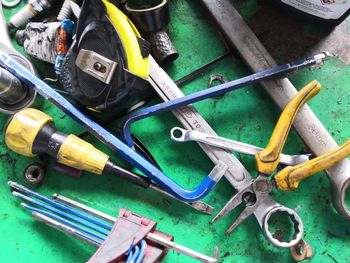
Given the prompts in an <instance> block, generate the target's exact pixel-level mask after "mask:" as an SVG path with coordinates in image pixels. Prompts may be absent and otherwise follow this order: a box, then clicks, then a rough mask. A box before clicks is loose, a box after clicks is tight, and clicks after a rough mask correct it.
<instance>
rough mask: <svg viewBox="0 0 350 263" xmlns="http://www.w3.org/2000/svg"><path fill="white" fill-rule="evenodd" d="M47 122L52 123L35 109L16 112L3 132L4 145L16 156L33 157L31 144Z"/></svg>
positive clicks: (49, 118)
mask: <svg viewBox="0 0 350 263" xmlns="http://www.w3.org/2000/svg"><path fill="white" fill-rule="evenodd" d="M49 122H52V118H51V117H50V116H49V115H47V114H45V113H44V112H41V111H39V110H36V109H32V108H27V109H24V110H21V111H19V112H17V113H16V114H15V115H14V116H13V117H12V119H10V121H9V123H8V125H7V128H6V130H5V143H6V145H7V146H8V147H9V148H10V149H11V150H13V151H15V152H16V153H18V154H21V155H24V156H29V157H31V156H35V154H33V153H32V147H33V142H34V140H35V138H36V136H37V135H38V133H39V131H40V130H41V128H42V127H43V126H45V125H46V124H47V123H49Z"/></svg>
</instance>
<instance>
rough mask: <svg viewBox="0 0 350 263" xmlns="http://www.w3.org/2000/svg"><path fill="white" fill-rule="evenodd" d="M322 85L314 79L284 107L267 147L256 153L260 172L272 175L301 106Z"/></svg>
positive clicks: (315, 93) (318, 90)
mask: <svg viewBox="0 0 350 263" xmlns="http://www.w3.org/2000/svg"><path fill="white" fill-rule="evenodd" d="M320 89H321V85H320V84H319V82H318V81H316V80H314V81H312V82H310V83H309V84H307V85H306V86H305V87H304V88H303V89H301V90H300V91H299V92H298V93H297V94H296V95H295V96H294V97H293V99H292V100H291V101H290V102H289V103H288V104H287V106H286V107H285V108H284V110H283V112H282V114H281V116H280V118H279V120H278V122H277V124H276V127H275V129H274V131H273V133H272V136H271V138H270V141H269V144H268V145H267V146H266V148H265V149H264V150H262V151H260V152H258V153H257V154H256V155H255V160H256V165H257V170H258V172H259V173H262V174H267V175H270V174H272V172H273V171H274V170H275V169H276V168H277V166H278V164H279V163H280V155H281V152H282V149H283V146H284V144H285V142H286V139H287V136H288V133H289V131H290V129H291V127H292V124H293V121H294V119H295V116H296V115H297V113H298V111H299V110H300V108H301V107H302V106H303V105H304V104H305V103H306V102H307V101H308V100H309V99H311V98H312V97H314V96H315V95H317V94H318V93H319V92H320Z"/></svg>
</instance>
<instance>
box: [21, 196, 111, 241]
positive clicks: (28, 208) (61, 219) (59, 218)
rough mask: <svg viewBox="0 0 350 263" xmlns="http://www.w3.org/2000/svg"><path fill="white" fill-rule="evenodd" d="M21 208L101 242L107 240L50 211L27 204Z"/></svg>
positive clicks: (23, 204)
mask: <svg viewBox="0 0 350 263" xmlns="http://www.w3.org/2000/svg"><path fill="white" fill-rule="evenodd" d="M21 206H22V207H23V208H25V209H27V210H29V211H31V212H37V213H40V214H43V215H45V216H47V217H50V218H52V219H54V220H56V221H58V222H60V223H63V224H65V225H68V226H70V227H73V228H75V229H78V230H79V231H82V232H84V233H86V234H88V235H90V236H93V237H94V238H97V239H99V240H100V241H101V242H103V240H105V238H106V236H104V235H102V234H97V233H95V232H93V231H92V230H90V229H86V228H84V227H81V226H80V225H78V224H76V223H73V222H71V221H69V220H66V219H64V218H62V217H60V216H57V215H55V214H54V213H51V212H48V211H45V210H42V209H39V208H36V207H33V206H30V205H27V204H26V203H21Z"/></svg>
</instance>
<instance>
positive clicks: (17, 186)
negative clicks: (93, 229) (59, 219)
mask: <svg viewBox="0 0 350 263" xmlns="http://www.w3.org/2000/svg"><path fill="white" fill-rule="evenodd" d="M8 185H9V186H10V187H11V188H13V189H16V190H17V191H19V192H22V193H26V194H28V195H30V196H33V197H35V198H37V199H39V200H42V201H44V202H46V203H48V204H50V205H52V206H54V207H56V208H59V209H62V210H63V211H67V212H69V213H71V214H73V215H76V216H78V217H81V218H83V219H85V220H87V221H89V222H91V223H94V224H96V225H98V226H100V227H103V228H105V229H111V225H110V224H106V223H105V222H101V221H99V220H97V219H96V218H94V217H91V216H90V215H88V214H84V213H82V212H81V211H78V210H76V209H74V208H72V207H69V206H66V205H64V204H61V203H58V202H56V201H54V200H52V199H50V198H47V197H46V196H43V195H41V194H38V193H36V192H34V191H31V190H30V189H28V188H26V187H24V186H22V185H20V184H17V183H15V182H11V181H10V182H8Z"/></svg>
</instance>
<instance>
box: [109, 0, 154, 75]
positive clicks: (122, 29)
mask: <svg viewBox="0 0 350 263" xmlns="http://www.w3.org/2000/svg"><path fill="white" fill-rule="evenodd" d="M103 3H104V4H105V6H106V9H107V15H108V17H109V19H110V20H111V22H112V24H113V25H114V27H115V29H116V30H117V32H118V35H119V37H120V39H121V41H122V43H123V47H124V50H125V53H126V58H127V61H128V70H129V71H130V72H131V73H133V74H135V75H137V76H139V77H141V78H144V79H145V78H148V76H149V71H150V65H149V62H148V58H143V57H142V54H141V49H140V45H139V42H138V40H137V37H141V36H140V33H139V32H138V31H137V29H136V27H135V26H134V24H133V23H132V22H131V21H130V20H129V19H128V17H127V16H126V15H125V14H124V13H123V12H122V11H120V10H119V9H118V8H117V7H116V6H114V5H113V4H112V3H109V2H108V1H106V0H103Z"/></svg>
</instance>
